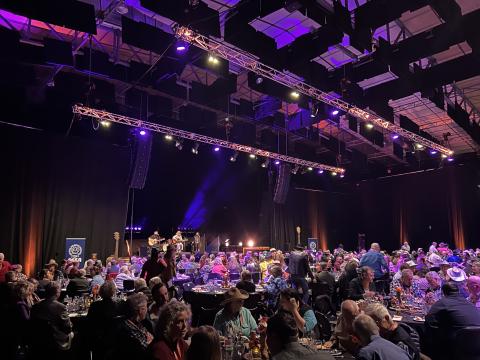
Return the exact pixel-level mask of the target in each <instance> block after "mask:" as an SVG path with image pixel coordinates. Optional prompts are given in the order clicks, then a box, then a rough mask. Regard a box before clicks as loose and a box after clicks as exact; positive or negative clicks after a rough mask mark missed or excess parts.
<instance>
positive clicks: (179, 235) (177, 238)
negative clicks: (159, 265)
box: [172, 230, 183, 244]
mask: <svg viewBox="0 0 480 360" xmlns="http://www.w3.org/2000/svg"><path fill="white" fill-rule="evenodd" d="M172 241H173V243H174V244H175V243H177V242H180V241H183V237H182V232H181V231H180V230H178V231H177V232H176V233H175V235H173V237H172Z"/></svg>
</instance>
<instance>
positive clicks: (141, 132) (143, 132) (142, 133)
mask: <svg viewBox="0 0 480 360" xmlns="http://www.w3.org/2000/svg"><path fill="white" fill-rule="evenodd" d="M139 134H140V135H142V136H145V135H146V134H147V132H146V131H145V130H140V133H139Z"/></svg>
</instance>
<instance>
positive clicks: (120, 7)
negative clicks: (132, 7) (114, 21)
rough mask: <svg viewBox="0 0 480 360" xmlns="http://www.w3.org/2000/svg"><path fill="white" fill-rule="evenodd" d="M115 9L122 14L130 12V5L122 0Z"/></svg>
mask: <svg viewBox="0 0 480 360" xmlns="http://www.w3.org/2000/svg"><path fill="white" fill-rule="evenodd" d="M115 11H116V12H117V13H118V14H120V15H126V14H127V13H128V7H127V5H126V4H125V0H120V2H119V3H118V5H117V8H116V9H115Z"/></svg>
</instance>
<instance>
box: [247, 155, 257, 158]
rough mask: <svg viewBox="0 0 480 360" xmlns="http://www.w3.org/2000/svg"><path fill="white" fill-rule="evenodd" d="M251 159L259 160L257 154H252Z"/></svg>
mask: <svg viewBox="0 0 480 360" xmlns="http://www.w3.org/2000/svg"><path fill="white" fill-rule="evenodd" d="M249 157H250V159H256V158H257V156H256V155H255V154H250V155H249Z"/></svg>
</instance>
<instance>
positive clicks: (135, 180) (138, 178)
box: [130, 134, 152, 190]
mask: <svg viewBox="0 0 480 360" xmlns="http://www.w3.org/2000/svg"><path fill="white" fill-rule="evenodd" d="M151 152H152V135H151V134H147V135H144V136H138V137H136V152H135V163H134V164H133V167H132V168H131V171H130V174H131V175H130V188H132V189H139V190H141V189H143V188H144V186H145V181H146V180H147V174H148V166H149V164H150V154H151Z"/></svg>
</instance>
